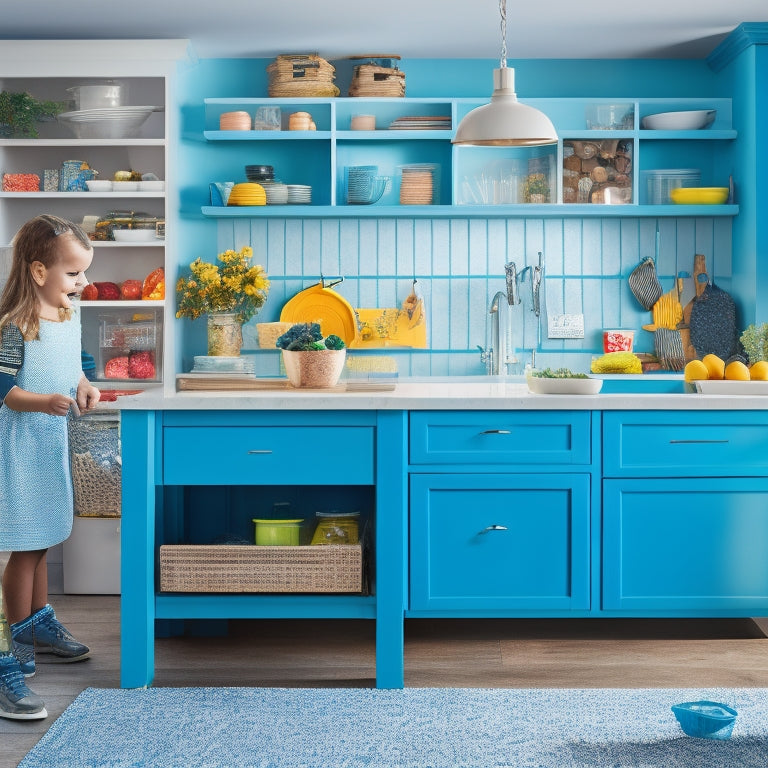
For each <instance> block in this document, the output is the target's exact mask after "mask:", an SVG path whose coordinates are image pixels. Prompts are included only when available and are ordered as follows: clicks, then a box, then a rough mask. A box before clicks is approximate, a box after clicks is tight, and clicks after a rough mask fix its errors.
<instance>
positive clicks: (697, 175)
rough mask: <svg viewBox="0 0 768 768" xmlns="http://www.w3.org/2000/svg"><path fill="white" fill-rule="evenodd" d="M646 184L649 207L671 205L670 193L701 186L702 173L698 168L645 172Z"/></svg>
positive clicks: (663, 169)
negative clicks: (678, 189) (683, 188)
mask: <svg viewBox="0 0 768 768" xmlns="http://www.w3.org/2000/svg"><path fill="white" fill-rule="evenodd" d="M643 173H644V175H645V184H646V197H647V200H646V202H647V203H648V204H649V205H669V204H671V203H672V198H671V196H670V192H671V191H672V190H673V189H677V188H678V187H698V186H700V185H701V171H700V170H699V169H698V168H662V169H657V170H650V171H643Z"/></svg>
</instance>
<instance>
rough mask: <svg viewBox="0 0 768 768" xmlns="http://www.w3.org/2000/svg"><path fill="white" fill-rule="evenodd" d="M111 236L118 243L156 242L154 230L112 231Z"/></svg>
mask: <svg viewBox="0 0 768 768" xmlns="http://www.w3.org/2000/svg"><path fill="white" fill-rule="evenodd" d="M112 236H113V237H114V238H115V241H116V242H118V243H150V242H154V241H155V240H157V235H156V234H155V230H154V229H113V230H112Z"/></svg>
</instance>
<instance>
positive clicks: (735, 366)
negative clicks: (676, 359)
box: [683, 353, 768, 395]
mask: <svg viewBox="0 0 768 768" xmlns="http://www.w3.org/2000/svg"><path fill="white" fill-rule="evenodd" d="M683 378H684V379H685V383H686V391H687V392H699V393H702V394H726V395H733V394H750V395H758V394H768V361H766V360H758V361H757V362H755V363H753V364H752V365H749V363H748V361H747V359H746V358H744V357H741V356H739V355H735V356H734V357H732V358H729V359H728V360H723V359H722V358H721V357H718V356H717V355H715V354H712V353H710V354H707V355H704V356H703V357H702V358H701V359H700V360H699V359H696V360H690V361H689V362H688V363H686V365H685V370H684V372H683Z"/></svg>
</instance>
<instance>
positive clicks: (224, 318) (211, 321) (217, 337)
mask: <svg viewBox="0 0 768 768" xmlns="http://www.w3.org/2000/svg"><path fill="white" fill-rule="evenodd" d="M242 346H243V329H242V326H241V325H240V323H239V322H238V319H237V313H236V312H213V313H211V314H210V315H208V354H209V355H211V356H215V357H237V356H238V355H239V354H240V349H241V348H242Z"/></svg>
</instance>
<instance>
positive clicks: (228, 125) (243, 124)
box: [219, 112, 251, 131]
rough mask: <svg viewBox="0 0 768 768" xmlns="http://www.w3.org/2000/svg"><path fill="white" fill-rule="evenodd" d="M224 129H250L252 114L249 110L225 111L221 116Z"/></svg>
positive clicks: (222, 128) (220, 123) (220, 121)
mask: <svg viewBox="0 0 768 768" xmlns="http://www.w3.org/2000/svg"><path fill="white" fill-rule="evenodd" d="M219 128H220V129H221V130H222V131H250V130H251V116H250V115H249V114H248V113H247V112H224V113H223V114H222V115H221V117H219Z"/></svg>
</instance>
